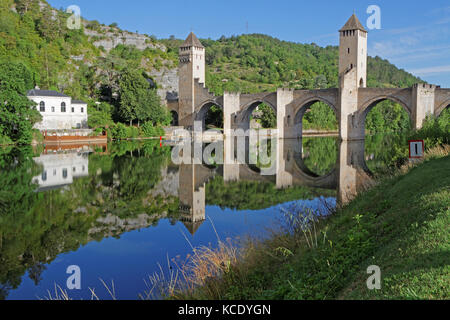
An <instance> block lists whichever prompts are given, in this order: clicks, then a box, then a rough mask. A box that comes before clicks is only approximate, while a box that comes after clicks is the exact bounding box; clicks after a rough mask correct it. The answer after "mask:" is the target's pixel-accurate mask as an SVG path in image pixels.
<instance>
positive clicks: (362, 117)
mask: <svg viewBox="0 0 450 320" xmlns="http://www.w3.org/2000/svg"><path fill="white" fill-rule="evenodd" d="M386 100H389V101H392V102H395V103H398V104H399V105H400V106H402V108H403V110H405V111H406V113H407V114H408V117H409V121H410V123H411V124H412V123H413V122H414V119H413V115H412V111H411V106H409V105H408V104H407V103H405V102H404V101H403V100H401V99H399V98H397V97H395V96H392V95H381V96H376V97H373V98H371V99H370V100H368V101H367V102H366V103H364V104H363V105H362V107H361V109H360V110H359V126H360V129H361V132H362V133H363V135H365V130H366V120H367V115H368V114H369V113H370V111H372V109H373V108H375V107H376V106H377V105H378V104H379V103H381V102H383V101H386Z"/></svg>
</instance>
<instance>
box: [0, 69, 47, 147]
mask: <svg viewBox="0 0 450 320" xmlns="http://www.w3.org/2000/svg"><path fill="white" fill-rule="evenodd" d="M32 83H33V81H32V76H31V73H30V71H29V70H28V69H27V68H26V67H25V66H24V65H23V64H21V63H0V137H5V138H3V140H5V141H6V142H7V141H8V140H12V141H13V142H15V143H18V144H29V143H30V142H31V140H32V136H33V131H32V130H33V125H34V124H35V123H36V122H38V121H40V120H41V119H42V117H41V115H40V113H39V112H38V111H37V110H36V108H34V106H35V105H36V104H35V103H34V102H33V101H30V100H29V99H28V98H27V97H26V93H27V91H28V90H29V89H31V88H32Z"/></svg>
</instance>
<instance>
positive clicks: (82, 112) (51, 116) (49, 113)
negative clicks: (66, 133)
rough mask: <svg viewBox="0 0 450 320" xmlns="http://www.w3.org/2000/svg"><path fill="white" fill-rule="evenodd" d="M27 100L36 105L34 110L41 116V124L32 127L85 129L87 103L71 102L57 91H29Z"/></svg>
mask: <svg viewBox="0 0 450 320" xmlns="http://www.w3.org/2000/svg"><path fill="white" fill-rule="evenodd" d="M27 97H28V99H30V100H32V101H34V102H36V103H37V106H36V109H37V110H38V111H39V112H40V113H41V115H42V122H40V123H37V124H36V125H35V126H34V127H35V128H36V129H39V130H41V131H42V130H64V129H85V128H87V121H88V114H87V103H86V102H83V101H81V100H72V98H71V97H69V96H66V95H65V94H62V93H59V92H57V91H51V90H39V89H34V90H30V91H28V93H27Z"/></svg>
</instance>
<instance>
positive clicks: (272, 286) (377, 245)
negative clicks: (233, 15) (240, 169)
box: [171, 147, 450, 300]
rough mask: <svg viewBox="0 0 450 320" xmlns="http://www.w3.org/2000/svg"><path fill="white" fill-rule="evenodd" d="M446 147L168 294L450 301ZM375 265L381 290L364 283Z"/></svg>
mask: <svg viewBox="0 0 450 320" xmlns="http://www.w3.org/2000/svg"><path fill="white" fill-rule="evenodd" d="M449 151H450V149H449V148H448V147H446V148H435V149H433V150H430V151H429V152H428V155H427V160H425V161H424V163H422V164H419V165H418V166H417V167H414V168H412V169H411V170H410V171H409V172H408V173H406V174H398V175H396V176H394V177H391V178H389V179H386V180H384V181H382V182H381V183H380V184H379V185H378V186H376V187H374V188H372V189H370V190H368V191H367V192H365V193H362V194H360V195H359V196H358V197H357V198H356V199H355V200H354V201H352V202H351V203H350V204H349V205H348V206H347V207H345V208H342V209H339V210H338V211H337V212H336V213H335V214H334V215H332V216H331V217H330V218H328V219H324V220H319V221H317V222H316V223H314V224H311V225H310V229H305V228H297V229H293V230H294V232H292V231H290V232H289V231H286V232H282V233H277V234H275V235H274V236H272V237H271V239H270V240H267V241H264V242H251V243H249V245H247V246H245V248H244V249H243V251H241V253H240V254H241V255H240V257H239V259H235V260H236V262H235V263H232V264H230V262H229V261H234V260H230V259H226V258H223V261H221V262H220V261H218V262H217V263H216V264H215V266H216V270H218V271H219V272H216V273H218V274H219V275H220V276H218V277H214V278H211V277H210V278H206V279H205V280H203V281H201V282H200V286H192V280H190V281H191V283H188V284H187V285H184V286H183V285H182V289H181V290H173V292H172V296H171V297H172V298H178V299H237V300H240V299H243V300H249V299H250V300H251V299H417V298H419V299H448V298H449V292H448V287H449V282H448V279H449V275H450V268H449V262H450V261H449V257H448V251H449V248H450V247H449V243H450V238H449V235H450V227H449V226H450V211H449V209H448V208H449V207H450V176H449V175H448V172H450V157H449V156H448V154H449ZM297 214H298V217H302V214H303V212H297ZM299 221H302V220H301V219H299ZM295 230H297V231H295ZM222 251H223V250H222ZM197 265H199V263H197ZM371 265H377V266H379V267H380V268H381V274H382V282H381V283H382V288H381V290H374V291H370V290H368V289H367V286H366V280H367V278H368V277H369V275H368V274H367V268H368V267H369V266H371ZM188 266H189V265H188ZM193 271H194V273H195V266H194V270H193ZM189 272H190V270H185V273H186V274H189ZM188 279H189V278H188Z"/></svg>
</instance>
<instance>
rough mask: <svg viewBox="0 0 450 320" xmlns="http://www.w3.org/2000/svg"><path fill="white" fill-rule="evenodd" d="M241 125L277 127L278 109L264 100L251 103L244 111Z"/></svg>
mask: <svg viewBox="0 0 450 320" xmlns="http://www.w3.org/2000/svg"><path fill="white" fill-rule="evenodd" d="M240 121H241V127H243V128H245V129H275V128H276V127H277V113H276V109H275V108H274V107H273V106H272V105H271V104H268V103H265V102H263V101H256V102H253V103H252V104H250V105H249V106H248V107H247V108H246V109H245V111H244V112H243V115H242V118H241V119H240Z"/></svg>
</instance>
